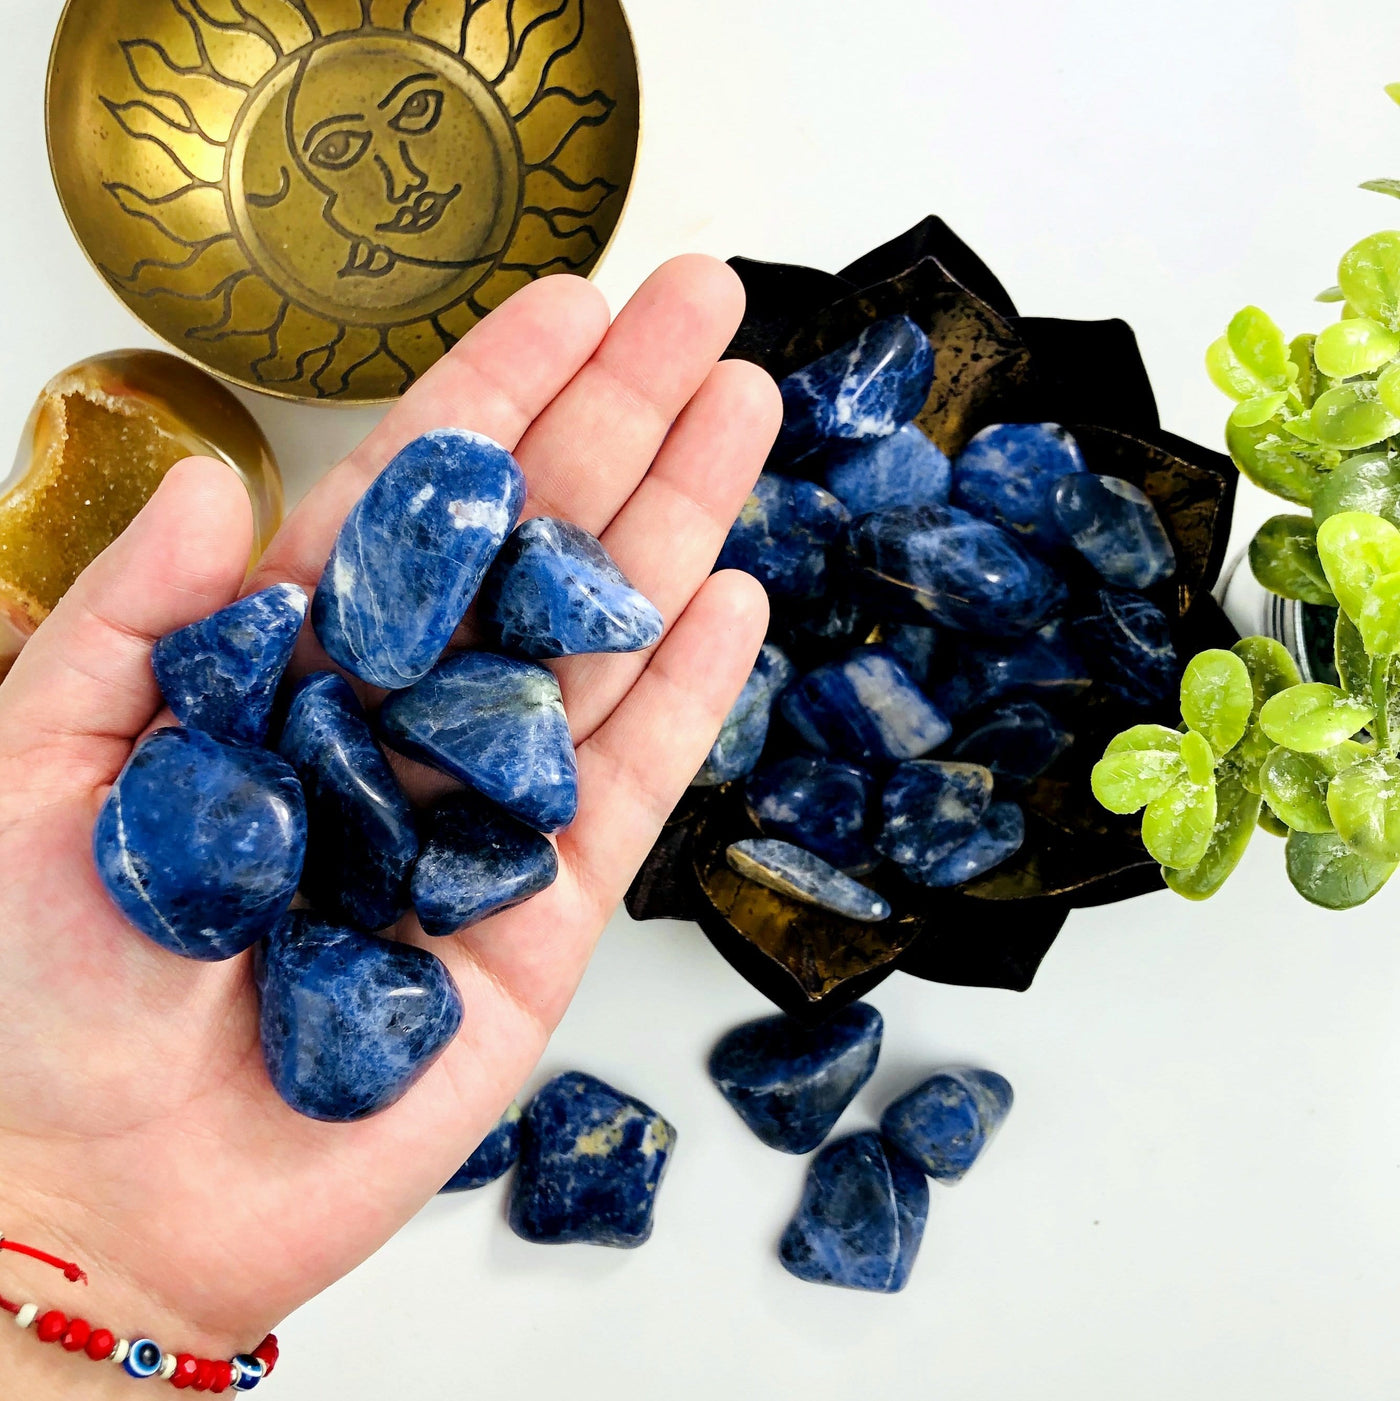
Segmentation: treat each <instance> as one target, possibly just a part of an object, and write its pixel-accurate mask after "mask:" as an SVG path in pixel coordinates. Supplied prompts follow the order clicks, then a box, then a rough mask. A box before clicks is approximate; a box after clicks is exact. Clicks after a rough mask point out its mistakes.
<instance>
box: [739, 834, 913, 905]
mask: <svg viewBox="0 0 1400 1401" xmlns="http://www.w3.org/2000/svg"><path fill="white" fill-rule="evenodd" d="M725 859H726V860H727V861H728V862H729V865H730V867H731V869H732V870H734V871H736V872H737V873H738V874H739V875H741V876H743V877H744V879H745V880H751V881H756V882H757V883H758V884H759V885H763V886H767V887H768V889H769V890H776V891H777V892H778V894H780V895H786V896H788V897H789V899H792V900H800V901H801V902H802V903H803V904H804V905H815V906H816V907H817V908H818V909H822V910H829V911H830V912H831V913H832V914H835V915H840V916H842V918H844V919H853V920H857V921H859V922H860V923H862V924H879V923H880V922H881V921H882V920H886V919H888V918H889V917H890V906H889V902H888V901H887V900H886V899H884V897H883V896H880V895H877V894H876V893H875V892H874V891H873V890H871V889H870V888H869V887H868V886H864V885H861V883H860V882H859V881H855V880H852V879H851V878H850V876H848V875H844V874H843V873H842V872H840V871H838V870H837V869H836V867H835V866H833V865H831V864H830V863H829V862H826V861H823V860H822V859H821V857H820V856H813V855H812V853H811V852H810V851H804V850H803V849H802V848H801V847H800V846H793V844H792V843H791V842H780V841H776V840H775V839H773V838H771V837H750V838H748V839H746V840H744V841H741V842H735V843H734V844H733V845H732V846H730V847H729V849H728V851H726V852H725Z"/></svg>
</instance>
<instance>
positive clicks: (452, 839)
mask: <svg viewBox="0 0 1400 1401" xmlns="http://www.w3.org/2000/svg"><path fill="white" fill-rule="evenodd" d="M558 874H559V857H558V855H557V854H556V853H555V850H554V847H553V845H552V844H551V843H550V841H549V840H548V838H546V837H542V836H541V835H540V834H539V833H538V832H537V831H535V830H534V828H533V827H527V826H526V825H525V824H524V823H523V822H520V821H518V820H517V819H516V818H514V817H512V816H511V815H510V814H509V813H508V812H504V811H503V810H502V809H500V808H498V807H497V806H496V805H495V804H494V803H491V802H488V801H487V800H486V799H485V798H483V797H481V796H480V795H479V794H476V793H453V794H450V795H449V796H448V797H446V798H444V799H442V801H441V802H439V803H438V804H437V806H436V807H434V808H433V810H432V811H431V812H430V813H429V814H428V817H427V820H426V823H425V831H424V839H423V854H422V856H421V857H420V858H419V860H418V865H417V866H416V867H415V868H414V871H413V884H412V892H413V908H414V910H415V911H417V914H418V920H419V923H420V924H422V926H423V932H424V933H425V934H431V935H433V936H435V937H441V936H443V935H446V934H455V933H456V932H457V931H458V930H459V929H466V928H468V927H469V926H471V925H473V924H479V923H480V922H481V921H482V920H483V919H486V918H488V917H489V916H491V915H495V914H500V913H501V912H502V911H503V910H509V909H512V908H513V907H514V906H516V905H519V904H521V903H522V902H523V901H525V900H528V899H530V897H531V896H533V895H538V894H539V893H540V891H542V890H548V889H549V887H550V886H551V885H553V884H554V881H555V878H556V877H557V876H558Z"/></svg>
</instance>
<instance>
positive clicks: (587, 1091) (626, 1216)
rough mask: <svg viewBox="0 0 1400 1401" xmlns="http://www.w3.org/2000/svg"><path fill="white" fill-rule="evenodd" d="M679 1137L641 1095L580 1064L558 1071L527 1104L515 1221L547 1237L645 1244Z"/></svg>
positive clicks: (529, 1233) (519, 1230)
mask: <svg viewBox="0 0 1400 1401" xmlns="http://www.w3.org/2000/svg"><path fill="white" fill-rule="evenodd" d="M675 1142H676V1131H675V1129H673V1128H672V1127H671V1125H670V1124H668V1123H667V1122H666V1120H665V1119H663V1118H662V1117H661V1115H660V1114H658V1113H657V1112H656V1110H654V1109H651V1108H649V1107H648V1106H647V1105H645V1104H643V1103H642V1102H641V1100H639V1099H633V1098H632V1096H631V1095H625V1094H623V1093H622V1092H621V1091H620V1090H615V1089H613V1088H612V1086H611V1085H605V1084H604V1083H603V1082H602V1081H601V1080H596V1079H594V1078H593V1076H591V1075H584V1074H582V1073H581V1072H579V1071H572V1072H569V1073H566V1074H564V1075H558V1076H556V1077H555V1078H554V1079H553V1080H551V1081H550V1082H549V1083H548V1084H547V1085H546V1086H545V1087H544V1088H543V1089H542V1090H541V1091H540V1092H539V1094H537V1095H536V1096H535V1098H534V1099H533V1100H532V1101H531V1102H530V1107H529V1108H528V1109H527V1110H526V1111H525V1123H524V1138H523V1142H522V1146H521V1153H520V1167H519V1170H518V1171H517V1172H516V1174H515V1186H514V1190H513V1191H512V1193H511V1199H510V1224H511V1228H512V1229H513V1230H514V1231H515V1233H516V1234H517V1235H518V1236H522V1237H524V1239H526V1240H529V1241H537V1242H539V1243H541V1244H547V1245H554V1244H559V1243H562V1242H566V1241H582V1242H585V1243H587V1244H589V1245H612V1246H620V1247H622V1248H623V1249H631V1248H633V1247H635V1246H638V1245H642V1244H643V1243H644V1242H645V1241H646V1240H647V1239H648V1238H649V1237H650V1236H651V1227H652V1215H653V1212H654V1211H655V1209H656V1193H657V1189H658V1188H659V1187H660V1185H661V1179H662V1176H663V1174H664V1173H665V1171H666V1165H667V1163H668V1162H669V1161H670V1158H671V1151H672V1149H673V1148H674V1147H675Z"/></svg>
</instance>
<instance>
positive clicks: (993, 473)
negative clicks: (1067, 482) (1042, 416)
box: [952, 423, 1085, 549]
mask: <svg viewBox="0 0 1400 1401" xmlns="http://www.w3.org/2000/svg"><path fill="white" fill-rule="evenodd" d="M1084 470H1085V467H1084V458H1083V455H1082V454H1081V453H1080V451H1079V444H1078V443H1076V442H1075V441H1074V438H1073V437H1072V436H1071V435H1070V434H1069V433H1067V432H1066V431H1065V430H1064V429H1063V428H1061V427H1060V425H1059V424H1058V423H997V424H993V425H992V427H990V428H984V429H983V430H982V431H981V432H980V433H979V434H977V436H976V437H975V438H973V440H972V441H971V442H970V443H968V445H967V446H966V447H965V448H964V449H963V450H962V452H961V453H960V454H959V455H958V458H957V460H956V461H955V462H954V463H953V492H952V501H953V504H954V505H955V506H961V507H962V508H963V510H965V511H970V512H971V513H972V514H973V515H974V516H980V517H981V518H982V519H983V520H986V521H991V522H993V523H994V524H996V525H999V526H1002V527H1003V528H1004V529H1006V530H1009V531H1010V532H1011V533H1012V534H1013V535H1015V536H1017V537H1018V538H1020V539H1021V540H1022V542H1023V543H1026V544H1030V545H1033V546H1035V547H1036V548H1041V549H1044V548H1053V547H1055V546H1057V545H1060V544H1062V543H1063V536H1062V535H1061V533H1060V530H1059V527H1058V526H1057V525H1056V522H1055V515H1054V509H1053V507H1052V505H1051V501H1050V491H1051V488H1052V487H1053V486H1054V485H1055V483H1056V482H1058V481H1059V480H1060V479H1061V478H1062V477H1065V476H1068V475H1069V474H1070V473H1071V472H1083V471H1084Z"/></svg>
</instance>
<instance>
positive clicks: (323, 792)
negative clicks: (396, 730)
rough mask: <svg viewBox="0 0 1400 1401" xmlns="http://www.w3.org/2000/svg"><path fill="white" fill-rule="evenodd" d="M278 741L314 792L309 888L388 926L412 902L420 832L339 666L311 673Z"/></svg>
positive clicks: (318, 900) (328, 908) (306, 873)
mask: <svg viewBox="0 0 1400 1401" xmlns="http://www.w3.org/2000/svg"><path fill="white" fill-rule="evenodd" d="M278 748H279V750H280V752H281V754H282V757H283V758H284V759H286V760H287V762H288V763H290V764H291V766H292V767H293V768H294V769H295V770H296V772H297V777H298V778H299V779H300V780H301V786H302V789H303V791H304V792H305V794H306V809H307V823H308V835H307V846H306V866H305V869H304V870H303V871H302V877H301V889H302V892H303V894H305V896H306V897H307V899H308V900H310V901H311V903H312V904H313V905H314V906H315V907H316V908H317V909H318V910H320V911H321V913H322V914H325V915H333V916H336V917H338V918H340V919H343V920H345V921H347V922H348V923H350V924H352V925H353V926H354V927H355V928H356V929H363V930H366V931H374V930H377V929H386V928H387V927H388V926H389V925H391V924H393V923H394V921H395V920H397V919H398V918H399V916H400V915H401V914H403V912H404V911H405V910H406V909H407V908H408V903H409V901H408V878H409V874H410V873H411V871H412V870H413V865H414V862H415V861H417V859H418V830H417V825H416V823H415V819H414V815H413V808H412V807H411V806H410V804H409V801H408V799H407V798H406V797H405V796H404V794H403V790H402V789H401V788H400V787H399V783H398V780H397V779H396V778H395V777H394V774H393V770H392V769H390V767H389V763H388V760H387V759H385V757H384V755H383V753H382V752H381V750H380V748H379V746H378V744H376V743H375V739H374V735H373V733H372V732H371V730H370V726H369V721H368V720H367V719H366V718H365V713H364V711H363V710H362V709H361V708H360V702H359V701H358V700H357V699H356V697H355V693H354V691H353V690H351V689H350V684H349V682H347V681H346V680H345V678H344V677H342V676H340V675H339V674H338V673H336V672H333V671H318V672H315V673H313V674H312V675H310V676H308V677H306V678H305V679H304V680H303V681H302V682H301V683H300V684H299V685H298V686H297V688H296V689H295V690H294V691H293V693H292V699H291V705H290V707H289V709H288V711H287V720H286V724H285V725H283V727H282V737H281V740H280V742H279V745H278Z"/></svg>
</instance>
